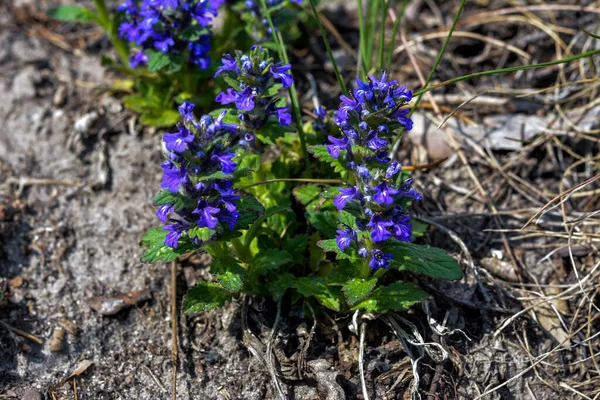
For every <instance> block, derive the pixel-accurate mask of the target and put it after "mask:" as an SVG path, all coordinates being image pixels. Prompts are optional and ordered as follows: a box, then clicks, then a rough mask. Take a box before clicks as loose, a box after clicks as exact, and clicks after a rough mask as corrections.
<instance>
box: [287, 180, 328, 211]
mask: <svg viewBox="0 0 600 400" xmlns="http://www.w3.org/2000/svg"><path fill="white" fill-rule="evenodd" d="M322 191H323V188H321V187H320V186H317V185H303V186H297V187H295V188H294V197H295V198H296V200H298V202H299V203H300V204H302V205H303V206H304V207H305V208H306V211H316V209H317V207H318V206H319V204H321V203H322V201H323V198H322V197H321V196H320V195H321V192H322Z"/></svg>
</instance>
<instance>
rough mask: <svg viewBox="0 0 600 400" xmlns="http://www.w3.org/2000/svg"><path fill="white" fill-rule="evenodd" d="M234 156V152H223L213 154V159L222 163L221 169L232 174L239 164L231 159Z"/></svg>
mask: <svg viewBox="0 0 600 400" xmlns="http://www.w3.org/2000/svg"><path fill="white" fill-rule="evenodd" d="M233 157H235V154H234V153H227V152H224V153H221V154H218V153H217V154H213V156H212V157H211V160H213V161H215V162H218V163H220V164H221V169H222V171H223V172H224V173H226V174H231V173H233V172H234V171H235V169H236V168H237V164H236V163H235V162H234V161H231V159H232V158H233Z"/></svg>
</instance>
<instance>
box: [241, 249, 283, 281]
mask: <svg viewBox="0 0 600 400" xmlns="http://www.w3.org/2000/svg"><path fill="white" fill-rule="evenodd" d="M291 261H292V256H291V254H290V253H288V252H287V251H285V250H275V249H272V250H267V251H262V252H260V253H258V254H257V255H256V256H255V257H254V259H253V260H252V262H251V263H250V270H251V271H252V272H253V273H255V274H257V275H266V274H267V273H268V272H269V271H272V270H275V269H277V268H279V267H281V266H283V265H285V264H287V263H289V262H291Z"/></svg>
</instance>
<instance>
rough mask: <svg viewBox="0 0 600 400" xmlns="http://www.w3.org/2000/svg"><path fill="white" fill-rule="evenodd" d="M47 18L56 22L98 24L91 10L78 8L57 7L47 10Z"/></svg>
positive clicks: (96, 17)
mask: <svg viewBox="0 0 600 400" xmlns="http://www.w3.org/2000/svg"><path fill="white" fill-rule="evenodd" d="M47 15H48V17H50V18H52V19H55V20H58V21H65V22H69V21H77V22H90V21H96V22H98V21H99V20H98V16H97V15H96V14H95V13H94V12H93V11H91V10H88V9H87V8H84V7H79V6H68V5H64V6H58V7H54V8H51V9H49V10H48V12H47Z"/></svg>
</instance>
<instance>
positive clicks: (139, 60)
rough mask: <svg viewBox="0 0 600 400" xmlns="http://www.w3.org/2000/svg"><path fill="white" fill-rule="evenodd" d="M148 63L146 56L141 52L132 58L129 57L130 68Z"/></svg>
mask: <svg viewBox="0 0 600 400" xmlns="http://www.w3.org/2000/svg"><path fill="white" fill-rule="evenodd" d="M147 62H148V56H147V55H146V54H145V53H144V51H143V50H140V51H138V52H137V53H135V54H134V55H133V56H131V57H129V65H130V66H131V68H136V67H137V66H138V65H139V64H146V63H147Z"/></svg>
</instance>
